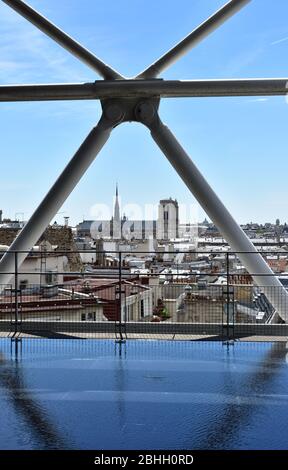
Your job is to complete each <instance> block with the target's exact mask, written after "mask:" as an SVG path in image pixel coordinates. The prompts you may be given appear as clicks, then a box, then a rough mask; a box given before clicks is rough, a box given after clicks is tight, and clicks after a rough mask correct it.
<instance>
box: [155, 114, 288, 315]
mask: <svg viewBox="0 0 288 470" xmlns="http://www.w3.org/2000/svg"><path fill="white" fill-rule="evenodd" d="M148 127H150V130H151V135H152V137H153V139H154V141H155V142H156V144H157V145H158V146H159V147H160V149H161V150H162V152H163V153H164V155H166V157H167V159H168V160H169V162H170V163H171V165H172V166H173V167H174V168H175V170H176V172H177V173H178V175H179V176H180V178H181V179H182V180H183V182H184V183H185V184H186V186H187V187H188V189H189V190H190V191H191V193H192V194H193V195H194V197H195V198H196V199H197V201H198V202H199V204H200V205H201V206H202V207H203V209H204V211H205V212H206V213H207V214H208V216H209V217H210V218H211V220H213V222H214V224H215V225H216V226H217V227H218V229H219V230H220V232H221V233H222V235H223V237H224V238H225V239H226V240H227V242H228V243H229V245H230V246H231V248H232V250H233V251H235V252H237V253H238V257H239V259H240V260H241V262H242V263H243V265H244V266H245V268H246V269H247V271H248V272H249V273H250V274H251V275H252V276H253V279H254V280H255V282H256V283H257V285H258V286H259V287H262V289H263V292H264V293H265V295H266V296H267V298H268V299H269V301H270V302H271V304H272V305H273V307H274V308H275V309H276V310H277V312H278V313H279V315H280V316H281V318H282V319H283V320H285V321H286V322H287V321H288V293H287V291H286V290H285V288H284V287H283V286H282V284H281V283H280V281H279V279H278V278H277V276H275V274H274V273H273V271H272V270H271V269H270V267H269V266H268V265H267V263H266V262H265V260H264V259H263V257H262V256H261V254H260V253H259V252H258V251H257V250H256V248H255V247H254V245H253V243H252V242H251V241H250V240H249V238H248V237H247V235H246V234H245V233H244V232H243V230H242V229H241V227H240V226H239V225H238V224H237V222H236V221H235V220H234V218H233V217H232V215H231V214H230V213H229V211H228V210H227V209H226V207H225V206H224V204H223V203H222V202H221V201H220V199H219V197H218V196H217V195H216V193H215V192H214V191H213V189H212V188H211V186H210V185H209V184H208V183H207V181H206V180H205V178H204V177H203V175H202V174H201V173H200V171H199V170H198V168H197V167H196V165H195V164H194V163H193V162H192V160H191V159H190V157H189V156H188V154H187V153H186V152H185V150H184V149H183V147H181V145H180V144H179V142H178V141H177V139H176V138H175V136H174V135H173V134H172V132H171V131H170V130H169V129H168V127H167V126H165V125H164V124H163V123H162V122H161V120H160V119H156V120H154V121H153V124H151V125H148Z"/></svg>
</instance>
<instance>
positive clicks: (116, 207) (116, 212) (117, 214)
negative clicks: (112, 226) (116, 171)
mask: <svg viewBox="0 0 288 470" xmlns="http://www.w3.org/2000/svg"><path fill="white" fill-rule="evenodd" d="M114 221H115V222H119V223H120V207H119V200H118V183H116V197H115V204H114Z"/></svg>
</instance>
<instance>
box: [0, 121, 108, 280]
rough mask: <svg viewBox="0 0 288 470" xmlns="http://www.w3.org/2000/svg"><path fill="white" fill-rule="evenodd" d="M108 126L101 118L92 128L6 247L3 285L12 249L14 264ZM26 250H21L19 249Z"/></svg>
mask: <svg viewBox="0 0 288 470" xmlns="http://www.w3.org/2000/svg"><path fill="white" fill-rule="evenodd" d="M110 132H111V127H109V125H108V124H107V122H106V120H105V119H104V118H102V119H101V120H100V121H99V123H98V125H97V126H96V127H94V128H93V129H92V131H91V132H90V134H89V135H88V136H87V138H86V139H85V141H84V142H83V144H82V145H81V147H80V148H79V149H78V150H77V152H76V153H75V155H74V157H73V158H72V159H71V160H70V162H69V163H68V165H67V166H66V168H65V169H64V171H63V172H62V173H61V175H60V176H59V178H58V179H57V181H56V182H55V183H54V185H53V186H52V188H51V189H50V191H49V192H48V194H47V195H46V196H45V198H44V199H43V201H42V202H41V204H40V205H39V206H38V208H37V209H36V210H35V212H34V214H33V215H32V216H31V218H30V219H29V221H28V222H27V224H26V225H25V226H24V227H23V229H22V230H21V232H20V233H19V235H18V236H17V237H16V239H15V240H14V242H13V243H12V245H11V246H10V248H9V250H8V251H7V252H6V253H5V255H4V256H3V258H2V259H1V261H0V272H1V274H0V285H2V286H5V285H6V284H8V283H9V281H10V280H11V277H12V276H13V275H11V274H9V273H11V272H13V271H14V268H15V256H14V253H13V252H15V251H19V253H18V255H17V265H18V268H19V267H20V266H21V264H22V263H23V261H24V260H25V258H26V257H27V254H28V253H29V251H31V249H32V248H33V246H34V245H35V244H36V243H37V242H38V240H39V238H40V237H41V235H42V233H43V232H44V230H45V229H46V227H47V226H48V224H49V223H50V221H51V220H52V218H53V217H54V216H55V214H56V213H57V212H58V211H59V209H60V207H61V206H62V205H63V203H64V202H65V201H66V199H67V197H68V196H69V195H70V193H71V192H72V190H73V189H74V188H75V186H76V185H77V183H78V182H79V180H80V179H81V177H82V176H83V175H84V173H85V172H86V170H87V169H88V167H89V166H90V165H91V163H92V162H93V161H94V159H95V157H96V155H97V154H98V153H99V152H100V150H101V149H102V147H103V146H104V144H105V143H106V142H107V140H108V138H109V135H110ZM22 250H23V251H26V252H27V253H23V251H22Z"/></svg>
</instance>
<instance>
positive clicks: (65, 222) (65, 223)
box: [64, 216, 69, 227]
mask: <svg viewBox="0 0 288 470" xmlns="http://www.w3.org/2000/svg"><path fill="white" fill-rule="evenodd" d="M64 226H65V227H68V226H69V217H67V216H66V217H64Z"/></svg>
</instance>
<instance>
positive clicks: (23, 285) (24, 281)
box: [19, 279, 28, 289]
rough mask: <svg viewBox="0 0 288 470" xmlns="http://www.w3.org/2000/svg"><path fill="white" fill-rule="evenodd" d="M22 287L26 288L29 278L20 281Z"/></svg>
mask: <svg viewBox="0 0 288 470" xmlns="http://www.w3.org/2000/svg"><path fill="white" fill-rule="evenodd" d="M19 287H20V289H26V287H28V281H27V279H24V280H22V281H20V286H19Z"/></svg>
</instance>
